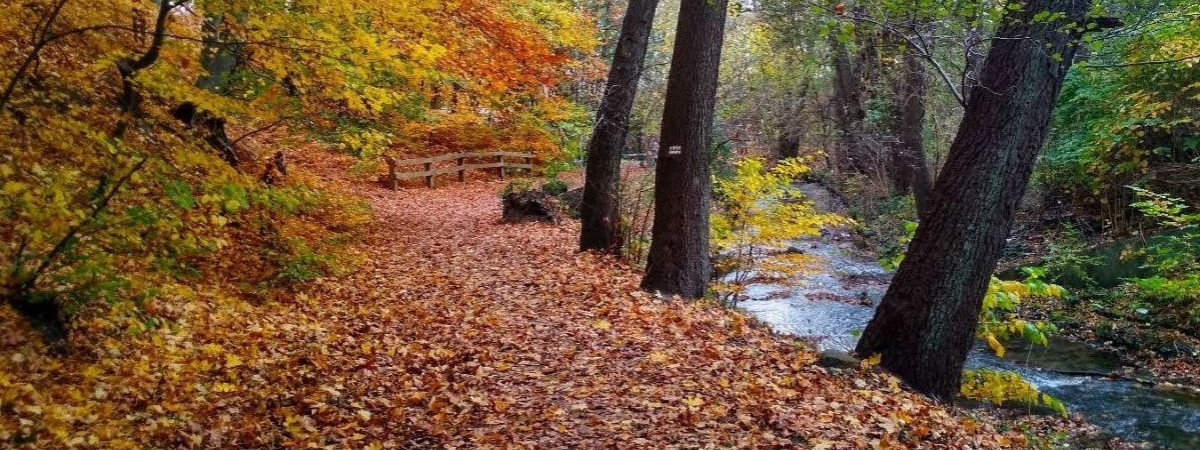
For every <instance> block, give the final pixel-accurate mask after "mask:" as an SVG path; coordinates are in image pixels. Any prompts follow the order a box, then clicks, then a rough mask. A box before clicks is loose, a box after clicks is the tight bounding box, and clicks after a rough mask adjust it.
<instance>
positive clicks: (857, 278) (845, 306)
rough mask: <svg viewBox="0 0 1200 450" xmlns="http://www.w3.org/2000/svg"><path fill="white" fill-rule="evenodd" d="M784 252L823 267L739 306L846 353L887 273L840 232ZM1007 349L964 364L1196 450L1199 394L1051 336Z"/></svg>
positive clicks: (1137, 433) (1093, 418) (830, 200)
mask: <svg viewBox="0 0 1200 450" xmlns="http://www.w3.org/2000/svg"><path fill="white" fill-rule="evenodd" d="M800 189H801V190H802V191H803V192H804V193H805V195H806V196H808V198H809V199H811V200H813V201H814V202H815V203H816V204H817V206H818V209H820V210H823V211H837V210H839V209H840V208H839V205H838V202H837V200H836V198H835V197H834V196H833V195H832V194H831V193H830V192H829V191H828V190H827V189H825V188H824V187H822V186H820V185H817V184H803V185H801V186H800ZM791 247H792V248H795V249H799V250H802V251H804V252H805V253H807V254H810V255H814V256H817V257H819V258H820V259H821V260H822V261H823V262H822V265H823V266H824V270H821V271H819V272H818V273H815V274H812V275H802V276H800V281H801V283H800V284H799V287H796V286H792V285H781V284H769V283H763V284H751V285H749V286H747V289H746V293H745V298H744V300H743V301H742V302H741V303H740V304H739V306H740V307H741V308H742V309H744V310H745V311H747V312H748V313H749V314H751V315H752V316H754V317H756V318H757V319H758V320H760V321H762V322H764V323H766V324H768V325H770V326H771V327H772V328H774V329H775V330H776V331H778V332H782V333H787V334H791V335H794V336H797V337H800V338H802V339H805V340H808V341H810V342H812V343H813V345H814V346H815V347H817V348H818V349H820V350H823V351H832V352H848V351H850V350H852V349H853V348H854V344H855V343H856V342H857V339H858V335H859V333H860V332H861V330H862V329H863V328H864V327H865V326H866V324H867V322H869V321H870V319H871V317H872V315H873V314H874V308H875V306H877V305H878V302H879V300H880V299H881V298H882V297H883V294H884V292H885V291H886V290H887V286H888V283H889V282H890V280H891V274H890V273H888V272H887V271H886V270H884V269H883V267H881V266H880V265H879V263H878V262H877V261H875V260H874V259H872V258H870V257H868V256H865V255H862V254H859V253H858V252H857V251H855V249H854V246H853V244H852V242H851V237H850V236H849V234H848V233H845V232H841V231H837V230H831V231H829V232H826V233H823V234H822V236H819V237H813V238H807V239H800V240H797V241H794V242H792V243H791ZM1013 347H1014V348H1012V349H1011V350H1010V351H1009V352H1008V353H1007V354H1006V355H1005V358H998V357H996V356H995V355H993V354H992V353H990V352H988V351H986V349H980V348H979V346H977V348H976V349H974V350H973V351H972V353H971V355H970V357H969V359H968V362H967V366H968V368H984V367H986V368H993V369H998V370H1011V371H1015V372H1018V373H1020V374H1021V375H1022V376H1024V377H1025V378H1026V379H1027V380H1029V381H1030V382H1031V383H1032V384H1034V385H1035V386H1037V387H1038V388H1039V389H1040V390H1042V391H1043V392H1046V393H1048V394H1050V395H1053V396H1055V397H1057V398H1058V399H1060V400H1062V401H1063V402H1064V403H1065V404H1066V405H1067V407H1068V408H1069V409H1070V410H1071V412H1072V413H1078V414H1081V415H1083V416H1085V417H1086V418H1087V419H1088V421H1089V422H1091V423H1093V424H1095V425H1098V426H1100V427H1102V428H1105V429H1106V430H1108V431H1110V432H1111V433H1113V434H1114V435H1116V436H1119V437H1121V438H1123V439H1125V440H1129V441H1139V442H1141V441H1144V442H1149V443H1152V444H1154V445H1155V446H1157V448H1162V449H1180V450H1184V449H1189V450H1190V449H1196V448H1200V395H1197V394H1195V393H1193V392H1188V391H1185V390H1180V391H1168V390H1161V389H1157V388H1155V387H1153V386H1146V385H1143V384H1141V383H1137V382H1132V381H1128V380H1121V379H1111V378H1109V377H1106V376H1103V375H1102V374H1108V373H1113V372H1115V371H1117V370H1118V369H1119V368H1120V367H1121V363H1120V359H1119V358H1118V357H1117V356H1116V355H1114V354H1111V353H1106V352H1101V351H1097V350H1094V349H1092V348H1091V347H1090V346H1088V345H1085V344H1080V343H1075V342H1072V341H1067V340H1063V339H1055V340H1054V342H1052V344H1051V345H1050V346H1049V347H1036V348H1029V347H1028V346H1019V345H1014V346H1013Z"/></svg>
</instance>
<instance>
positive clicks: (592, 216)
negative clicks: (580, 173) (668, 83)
mask: <svg viewBox="0 0 1200 450" xmlns="http://www.w3.org/2000/svg"><path fill="white" fill-rule="evenodd" d="M657 7H658V0H630V2H629V7H628V8H627V9H626V10H625V20H624V22H623V23H622V25H621V37H620V38H619V39H618V41H617V49H616V53H615V54H614V56H613V62H612V68H611V69H610V70H609V73H608V83H607V86H606V88H605V90H604V98H603V100H602V101H601V104H600V111H599V112H597V113H596V126H595V129H594V131H593V132H592V138H591V140H590V141H589V142H588V150H587V152H588V159H587V178H586V179H585V180H584V186H583V203H582V204H581V205H580V221H581V222H582V225H583V229H582V231H581V232H580V235H579V249H580V250H585V251H586V250H599V251H603V252H610V253H617V252H620V251H621V241H622V239H621V236H620V234H621V233H620V230H621V223H620V221H621V219H620V216H619V215H618V214H619V212H618V210H617V206H618V199H617V191H618V184H619V183H620V179H621V150H622V149H623V148H624V146H625V137H626V135H627V134H628V132H629V112H630V111H631V110H632V109H633V100H634V98H635V97H636V96H637V87H638V79H639V78H641V74H642V63H643V61H644V60H645V58H646V45H647V43H648V42H649V40H650V31H651V29H652V28H653V25H654V11H655V9H657Z"/></svg>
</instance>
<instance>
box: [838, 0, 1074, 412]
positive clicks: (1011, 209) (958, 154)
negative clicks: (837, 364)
mask: <svg viewBox="0 0 1200 450" xmlns="http://www.w3.org/2000/svg"><path fill="white" fill-rule="evenodd" d="M1090 6H1091V1H1090V0H1031V1H1028V2H1026V3H1025V5H1024V8H1021V9H1020V10H1018V11H1010V12H1009V13H1008V14H1007V15H1006V17H1005V19H1004V21H1003V23H1002V25H1001V28H1000V30H999V33H998V39H996V40H995V41H994V43H993V45H992V49H991V51H990V52H989V53H988V56H987V59H986V61H985V63H984V67H983V70H982V72H981V76H980V80H981V82H982V84H983V86H986V89H978V90H976V91H975V92H974V93H973V94H972V96H973V97H974V98H973V99H972V100H971V102H970V103H969V104H968V105H967V109H966V112H965V115H964V117H963V122H962V126H961V127H960V128H959V131H958V135H957V136H956V137H955V140H954V144H953V145H952V146H951V149H950V155H949V158H948V160H947V162H946V165H945V170H943V172H942V175H941V176H940V177H939V179H938V181H937V184H936V186H935V190H934V194H933V197H932V202H931V206H930V210H929V214H928V215H927V216H926V218H925V220H923V221H922V222H921V225H920V227H919V228H918V229H917V234H916V236H915V238H914V239H913V241H912V243H911V244H910V245H909V250H908V256H907V257H906V258H905V259H904V261H903V263H901V264H900V268H899V270H898V271H897V272H896V276H895V277H894V279H893V282H892V285H891V287H890V288H889V289H888V292H887V294H886V295H885V296H884V298H883V302H882V303H881V304H880V306H879V309H878V311H877V312H876V314H875V318H874V319H872V321H871V323H870V324H869V325H868V326H867V329H866V330H865V331H864V333H863V336H862V339H861V340H860V341H859V343H858V348H857V352H858V353H859V354H861V355H872V354H876V353H879V354H882V365H883V366H884V367H885V368H887V369H889V370H891V371H892V372H893V373H895V374H896V375H898V376H899V377H900V378H902V379H904V380H905V381H906V382H908V384H909V385H911V386H912V387H914V388H915V389H917V390H919V391H921V392H924V393H926V394H929V395H931V396H934V397H937V398H941V399H949V398H952V397H954V396H955V395H957V393H958V389H959V385H960V383H961V381H962V380H961V377H962V367H963V362H964V361H965V360H966V357H967V352H968V351H969V350H970V349H971V346H972V344H973V343H974V340H975V327H976V324H977V321H978V315H979V310H980V307H981V303H982V298H983V294H984V293H985V291H986V289H987V285H988V280H989V279H990V277H991V275H992V272H993V271H994V270H995V267H996V260H997V258H998V256H999V254H1000V252H1001V250H1002V248H1003V246H1004V241H1005V238H1006V237H1007V236H1008V233H1009V229H1010V227H1011V225H1012V221H1013V216H1014V214H1015V212H1016V209H1017V205H1018V203H1019V201H1020V199H1021V197H1022V196H1023V195H1024V193H1025V188H1026V186H1027V184H1028V182H1029V176H1030V172H1031V171H1032V170H1033V164H1034V161H1035V160H1036V159H1037V155H1038V152H1039V151H1040V149H1041V147H1042V144H1043V141H1044V140H1045V137H1046V134H1047V131H1048V128H1049V122H1050V115H1051V112H1052V110H1053V108H1054V102H1055V100H1056V99H1057V97H1058V93H1059V90H1060V88H1061V86H1062V80H1063V77H1064V76H1065V75H1066V72H1067V69H1068V68H1069V67H1070V65H1071V60H1072V58H1073V57H1074V53H1075V49H1076V47H1077V44H1078V42H1077V38H1078V36H1075V35H1072V34H1068V33H1065V32H1063V31H1061V30H1062V27H1063V26H1064V25H1066V24H1067V23H1069V22H1074V23H1078V24H1083V19H1084V14H1085V13H1086V12H1087V11H1088V9H1089V7H1090ZM1043 11H1050V12H1051V13H1054V14H1053V15H1055V16H1056V15H1057V13H1062V16H1063V17H1064V18H1063V19H1061V20H1054V21H1052V23H1047V22H1046V21H1034V20H1033V17H1034V15H1035V14H1038V13H1039V12H1043ZM1068 21H1069V22H1068Z"/></svg>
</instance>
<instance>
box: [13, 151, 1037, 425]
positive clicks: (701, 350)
mask: <svg viewBox="0 0 1200 450" xmlns="http://www.w3.org/2000/svg"><path fill="white" fill-rule="evenodd" d="M296 159H297V162H296V164H297V165H298V166H301V167H308V168H311V169H312V170H317V171H322V170H324V169H319V167H322V166H324V167H329V166H333V167H337V168H339V169H340V170H339V171H338V173H345V172H344V169H345V168H346V167H348V166H350V165H352V164H353V161H352V160H350V159H349V158H347V157H342V158H340V159H336V160H337V161H340V162H339V163H338V164H336V165H332V164H330V160H331V159H335V158H332V157H330V155H329V154H327V153H315V154H301V155H298V156H297V158H296ZM321 173H325V174H326V176H327V178H329V179H330V180H331V181H332V182H333V183H335V185H341V186H344V187H345V188H355V187H354V186H362V184H359V181H361V180H355V181H353V184H344V183H345V181H344V180H341V179H339V178H341V177H342V176H341V175H333V176H329V174H328V172H321ZM501 187H502V184H500V183H476V184H468V185H462V186H459V187H453V188H448V189H442V190H407V191H402V192H399V193H396V192H392V191H385V190H382V189H379V188H369V189H368V190H366V191H364V192H363V194H364V195H366V196H367V197H368V200H369V202H370V204H371V206H372V207H373V208H374V209H375V210H376V219H375V220H373V221H372V222H371V224H370V225H369V226H367V227H365V228H364V229H363V231H362V233H361V234H362V235H363V236H364V237H363V241H362V242H361V243H360V244H357V245H355V248H357V249H359V251H361V252H362V253H363V259H362V261H363V263H362V265H361V266H359V267H358V270H356V271H354V273H352V274H347V275H345V276H341V277H325V278H321V279H318V280H315V281H314V282H312V283H310V284H307V285H305V287H303V288H302V289H300V290H299V291H298V292H297V293H296V295H295V296H294V297H292V298H290V299H281V300H278V301H273V302H266V303H262V302H257V301H253V300H247V299H244V298H239V297H237V296H233V295H230V291H229V290H227V289H228V288H229V287H228V286H225V285H224V284H223V283H221V281H220V280H219V279H216V280H209V279H208V278H205V279H204V280H205V281H204V282H203V283H200V282H199V280H197V281H198V282H197V283H196V284H197V286H200V287H197V288H196V289H194V290H192V291H191V292H189V293H188V294H186V295H182V294H181V295H178V296H171V297H166V298H161V299H156V300H155V301H154V302H153V303H152V304H151V305H149V307H150V308H151V309H152V310H154V311H155V312H156V313H158V314H161V315H164V316H168V317H171V323H172V324H171V325H170V326H164V327H159V328H154V329H148V330H142V331H129V332H111V331H110V332H104V331H103V330H106V329H111V328H110V327H109V326H108V325H107V324H105V323H104V322H103V321H102V320H99V321H97V322H94V323H93V322H89V325H87V326H88V327H93V326H94V327H96V328H95V330H94V331H92V330H91V329H90V328H89V332H88V333H86V334H85V335H86V336H88V338H87V340H86V341H84V342H78V343H77V345H76V347H75V348H76V351H74V352H72V353H71V356H69V357H66V358H62V357H56V356H53V355H50V354H47V353H46V352H45V349H44V346H43V345H42V344H41V342H40V340H38V339H35V338H33V337H32V335H31V333H30V332H29V330H28V329H27V328H25V327H12V326H6V327H5V334H4V335H3V347H0V352H2V353H0V357H2V358H3V361H4V365H3V366H2V367H3V372H0V401H2V405H3V406H2V407H3V408H4V409H3V411H4V414H2V415H0V430H3V431H0V433H3V434H2V435H0V439H4V440H5V441H6V442H9V443H14V444H15V445H18V446H25V447H29V448H45V447H66V446H68V445H69V444H70V443H73V444H75V445H77V446H81V447H91V448H95V447H103V448H142V447H197V448H230V447H242V448H266V447H285V448H302V447H308V446H313V445H316V446H334V447H339V448H340V447H353V448H442V447H475V448H477V447H498V446H505V445H507V446H510V447H516V448H569V447H572V446H576V445H579V444H580V443H586V444H587V445H589V446H595V447H609V446H632V447H641V448H664V447H681V448H697V447H704V446H707V445H712V444H721V445H726V446H734V447H746V448H791V447H793V446H796V445H802V446H806V447H812V448H863V447H869V446H871V445H880V446H908V447H915V446H941V447H943V448H964V447H968V446H969V447H974V448H994V447H1002V446H1005V445H1006V444H1013V445H1016V444H1019V443H1020V442H1022V440H1021V438H1019V437H1017V436H1015V435H1004V434H1000V433H997V432H995V431H993V430H992V429H991V428H990V426H988V425H983V424H981V423H979V422H976V421H974V420H972V419H968V418H966V417H963V416H961V415H959V414H957V413H955V412H952V411H949V410H947V409H944V408H943V407H941V406H936V405H933V404H931V403H930V402H929V401H928V400H925V399H923V398H921V397H920V396H918V395H915V394H912V393H910V392H907V391H905V390H904V389H902V388H901V386H900V385H899V384H898V383H897V381H896V380H895V379H894V378H891V377H888V376H885V375H882V374H880V373H877V372H874V371H869V370H862V371H859V370H851V371H848V372H843V373H842V374H840V375H838V374H835V373H833V372H830V371H829V370H827V369H824V368H820V367H817V366H815V365H814V361H815V360H816V355H815V353H813V351H812V350H810V349H808V347H807V346H805V345H804V344H802V343H800V342H798V341H794V340H791V339H789V338H784V337H779V336H776V335H773V334H772V333H770V332H769V331H768V330H766V329H765V328H762V327H760V326H757V325H754V324H753V323H752V321H750V320H749V319H747V318H746V317H745V316H742V315H740V314H737V313H732V312H730V311H728V310H725V309H722V308H717V307H712V306H705V305H704V304H693V303H685V302H681V301H676V300H670V299H656V298H653V296H651V295H649V294H645V293H642V292H640V291H639V290H638V289H637V282H638V274H637V273H635V272H634V271H632V270H631V269H629V268H627V267H625V266H622V265H620V264H616V263H615V262H614V261H613V260H611V259H607V258H603V257H598V256H593V255H587V254H575V253H574V252H573V251H572V250H573V246H574V241H575V235H576V233H577V232H578V225H576V224H574V223H566V224H561V225H551V224H521V225H501V224H499V223H498V222H497V218H498V217H499V214H500V211H499V204H498V202H497V201H496V196H495V195H496V194H495V193H496V192H497V191H499V190H500V189H501ZM355 189H362V188H361V187H358V188H355ZM3 317H4V321H5V323H19V322H17V321H16V319H15V318H14V317H13V315H12V313H11V312H8V311H7V310H5V312H4V316H3Z"/></svg>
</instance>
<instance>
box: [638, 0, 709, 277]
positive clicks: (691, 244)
mask: <svg viewBox="0 0 1200 450" xmlns="http://www.w3.org/2000/svg"><path fill="white" fill-rule="evenodd" d="M727 5H728V0H683V3H682V4H681V6H680V10H679V24H678V25H677V27H676V32H675V50H674V55H673V56H672V57H671V72H670V75H669V77H668V80H667V99H666V104H665V105H664V107H663V120H662V137H661V140H660V145H659V149H658V151H659V155H658V166H657V168H656V170H655V184H654V186H655V189H654V227H653V230H652V240H651V243H650V254H649V256H648V259H647V262H646V276H645V278H643V279H642V288H644V289H646V290H650V291H658V292H661V293H663V294H665V295H676V294H677V295H680V296H682V297H686V298H699V297H702V296H704V292H705V288H706V287H707V285H708V281H709V275H710V274H711V272H712V264H711V262H710V261H709V253H708V252H709V249H708V211H709V206H710V204H711V201H712V200H711V197H710V194H711V193H710V190H711V184H712V179H711V174H710V168H709V161H710V159H711V156H710V151H709V146H710V145H711V144H712V122H713V110H714V108H715V107H716V94H717V75H718V69H719V68H720V64H721V46H722V44H723V42H724V35H725V14H726V7H727Z"/></svg>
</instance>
